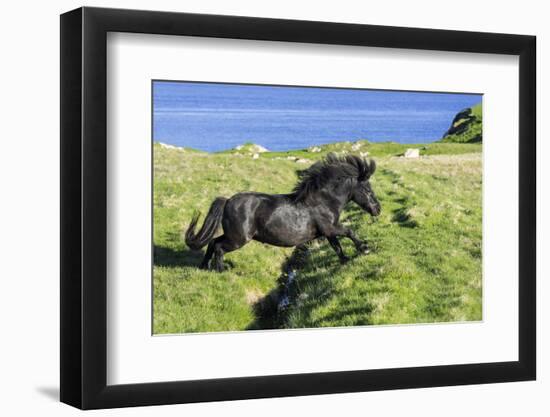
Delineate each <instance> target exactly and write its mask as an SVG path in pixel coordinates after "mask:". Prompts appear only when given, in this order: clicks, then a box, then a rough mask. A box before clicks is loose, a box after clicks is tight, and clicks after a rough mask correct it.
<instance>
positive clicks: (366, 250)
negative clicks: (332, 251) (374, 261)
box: [357, 243, 370, 255]
mask: <svg viewBox="0 0 550 417" xmlns="http://www.w3.org/2000/svg"><path fill="white" fill-rule="evenodd" d="M357 252H359V253H361V254H363V255H368V254H369V253H370V249H369V247H368V246H367V244H366V243H363V244H362V245H361V246H359V247H358V248H357Z"/></svg>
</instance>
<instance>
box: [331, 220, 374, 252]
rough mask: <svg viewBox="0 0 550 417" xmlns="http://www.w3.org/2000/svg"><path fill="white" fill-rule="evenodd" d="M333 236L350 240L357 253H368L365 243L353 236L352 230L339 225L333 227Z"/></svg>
mask: <svg viewBox="0 0 550 417" xmlns="http://www.w3.org/2000/svg"><path fill="white" fill-rule="evenodd" d="M334 234H335V235H336V236H341V237H347V238H348V239H350V240H351V241H352V242H353V244H354V245H355V249H356V250H357V252H359V253H363V254H365V255H366V254H367V253H369V247H368V245H367V242H366V241H363V240H361V239H359V238H358V237H357V236H356V235H355V233H354V231H353V230H351V229H349V228H347V227H345V226H342V225H340V224H339V225H337V226H336V227H335V230H334Z"/></svg>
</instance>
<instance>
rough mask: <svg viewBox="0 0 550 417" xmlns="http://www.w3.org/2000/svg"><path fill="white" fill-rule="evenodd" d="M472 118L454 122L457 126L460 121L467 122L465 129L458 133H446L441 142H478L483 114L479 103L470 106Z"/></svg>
mask: <svg viewBox="0 0 550 417" xmlns="http://www.w3.org/2000/svg"><path fill="white" fill-rule="evenodd" d="M470 110H471V115H472V116H473V119H472V120H466V119H460V120H457V121H456V122H454V126H455V127H457V126H458V125H460V124H461V123H468V127H467V129H466V130H465V131H464V132H462V133H459V134H452V135H446V136H445V137H444V138H443V139H441V141H442V142H448V143H471V142H480V141H481V138H482V133H483V132H482V128H483V114H482V106H481V103H479V104H476V105H475V106H472V107H471V108H470Z"/></svg>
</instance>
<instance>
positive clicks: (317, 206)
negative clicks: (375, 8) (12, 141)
mask: <svg viewBox="0 0 550 417" xmlns="http://www.w3.org/2000/svg"><path fill="white" fill-rule="evenodd" d="M535 103H536V97H535V37H532V36H524V35H509V34H493V33H481V32H479V33H475V32H458V31H446V30H431V29H415V28H398V27H387V26H371V25H356V24H341V23H327V22H310V21H292V20H276V19H264V18H251V17H235V16H215V15H198V14H185V13H167V12H151V11H135V10H116V9H100V8H87V7H85V8H80V9H77V10H74V11H71V12H68V13H65V14H63V15H62V16H61V401H63V402H65V403H67V404H70V405H73V406H75V407H79V408H82V409H92V408H111V407H125V406H139V405H155V404H174V403H186V402H199V401H218V400H236V399H247V398H263V397H277V396H297V395H313V394H326V393H343V392H356V391H369V390H387V389H399V388H417V387H434V386H445V385H462V384H480V383H494V382H506V381H523V380H533V379H535V375H536V351H535V345H536V343H535V341H536V332H535V329H536V317H535V310H536V307H535V299H536V297H535V292H536V281H535V280H536V270H535V248H536V233H535V231H536V224H535V219H536V204H535V202H536V195H535V171H536V169H535V168H536V167H535V161H536V158H535V155H536V146H535Z"/></svg>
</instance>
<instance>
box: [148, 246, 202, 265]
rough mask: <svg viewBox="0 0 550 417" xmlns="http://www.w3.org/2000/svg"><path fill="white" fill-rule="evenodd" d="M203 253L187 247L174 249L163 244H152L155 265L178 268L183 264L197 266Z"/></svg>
mask: <svg viewBox="0 0 550 417" xmlns="http://www.w3.org/2000/svg"><path fill="white" fill-rule="evenodd" d="M203 256H204V254H203V253H202V251H192V250H189V249H181V250H175V249H173V248H167V247H164V246H158V245H155V246H154V251H153V264H154V265H155V266H164V267H173V268H179V267H183V266H193V267H197V268H198V267H199V265H200V263H201V261H202V257H203Z"/></svg>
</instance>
